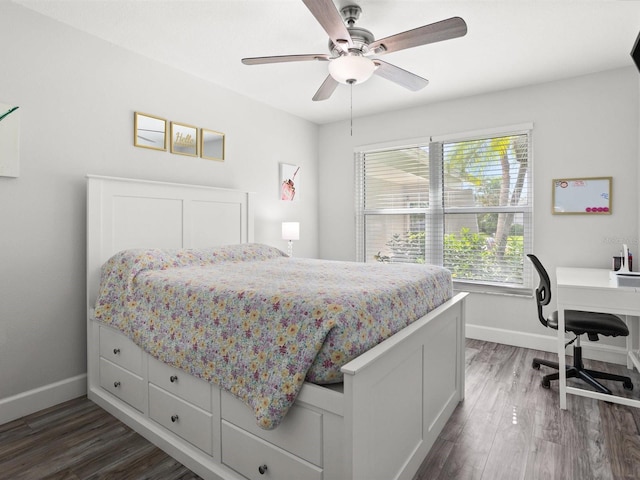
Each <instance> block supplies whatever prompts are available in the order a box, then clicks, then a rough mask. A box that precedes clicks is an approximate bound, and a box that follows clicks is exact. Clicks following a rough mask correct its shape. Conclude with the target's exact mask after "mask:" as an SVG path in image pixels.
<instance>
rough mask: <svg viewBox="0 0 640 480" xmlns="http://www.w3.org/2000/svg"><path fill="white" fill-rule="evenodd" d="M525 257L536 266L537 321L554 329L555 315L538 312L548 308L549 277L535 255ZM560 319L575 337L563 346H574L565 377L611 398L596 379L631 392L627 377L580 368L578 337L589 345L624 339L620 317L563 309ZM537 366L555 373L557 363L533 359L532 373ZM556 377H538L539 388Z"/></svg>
mask: <svg viewBox="0 0 640 480" xmlns="http://www.w3.org/2000/svg"><path fill="white" fill-rule="evenodd" d="M527 257H529V259H530V260H531V262H532V263H533V265H534V267H536V270H537V271H538V276H539V277H540V285H538V288H537V289H536V302H537V304H538V319H539V320H540V322H541V323H542V324H543V325H544V326H545V327H549V328H553V329H555V330H557V329H558V312H553V313H552V314H551V316H549V317H546V318H545V316H544V314H543V313H542V307H544V306H545V305H548V304H549V302H550V301H551V282H550V281H549V275H548V274H547V271H546V270H545V269H544V267H543V266H542V263H540V260H538V258H537V257H536V256H535V255H532V254H528V255H527ZM564 320H565V325H564V330H565V332H571V333H573V334H574V335H575V338H574V339H573V340H570V341H569V342H567V344H566V345H565V347H567V346H569V345H571V344H572V343H573V342H575V345H574V346H573V366H571V365H567V366H566V368H567V370H566V371H567V378H571V377H574V378H579V379H581V380H584V381H585V382H587V383H588V384H589V385H591V386H592V387H593V388H595V389H596V390H597V391H599V392H601V393H606V394H609V395H611V390H609V389H608V388H607V387H605V386H604V385H602V384H601V383H600V382H598V381H597V380H596V378H599V379H603V380H614V381H617V382H623V383H622V385H623V387H624V388H625V389H626V390H633V383H631V379H630V378H629V377H624V376H622V375H614V374H611V373H605V372H596V371H594V370H588V369H586V368H584V365H583V363H582V347H581V346H580V335H582V334H584V333H586V334H587V336H588V337H589V340H591V341H592V342H594V341H597V340H598V335H605V336H607V337H618V336H623V337H626V336H627V335H629V329H628V328H627V325H626V324H625V323H624V321H623V320H622V319H621V318H620V317H618V316H616V315H613V314H610V313H597V312H582V311H579V310H565V311H564ZM540 365H544V366H546V367H551V368H555V369H556V370H558V369H559V366H558V362H552V361H549V360H544V359H541V358H534V359H533V363H532V367H533V368H535V369H536V370H539V369H540ZM559 377H560V374H559V372H556V373H551V374H549V375H545V376H544V377H542V386H543V387H544V388H550V386H551V383H550V382H551V380H558V378H559Z"/></svg>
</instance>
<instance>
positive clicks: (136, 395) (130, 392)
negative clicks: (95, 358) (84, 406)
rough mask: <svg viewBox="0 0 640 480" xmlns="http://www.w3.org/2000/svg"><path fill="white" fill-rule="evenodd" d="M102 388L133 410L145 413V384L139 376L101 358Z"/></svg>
mask: <svg viewBox="0 0 640 480" xmlns="http://www.w3.org/2000/svg"><path fill="white" fill-rule="evenodd" d="M100 386H101V387H102V388H104V389H105V390H106V391H108V392H110V393H111V394H113V395H115V396H116V397H118V398H119V399H121V400H123V401H125V402H127V403H128V404H129V405H131V406H132V407H133V408H136V409H138V410H139V411H141V412H142V411H144V389H145V382H144V380H143V379H142V378H141V377H139V376H138V375H136V374H134V373H131V372H130V371H128V370H125V369H124V368H122V367H119V366H118V365H116V364H114V363H111V362H110V361H109V360H105V359H104V358H101V359H100Z"/></svg>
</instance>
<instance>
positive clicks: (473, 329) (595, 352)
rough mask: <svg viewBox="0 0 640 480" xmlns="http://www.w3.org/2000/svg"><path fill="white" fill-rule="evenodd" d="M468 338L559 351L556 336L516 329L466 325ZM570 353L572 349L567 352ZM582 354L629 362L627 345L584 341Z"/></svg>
mask: <svg viewBox="0 0 640 480" xmlns="http://www.w3.org/2000/svg"><path fill="white" fill-rule="evenodd" d="M466 336H467V338H473V339H475V340H484V341H486V342H495V343H502V344H505V345H513V346H515V347H524V348H530V349H532V350H542V351H543V352H557V351H558V339H557V337H555V336H553V337H552V336H549V335H539V334H535V333H523V332H517V331H514V330H504V329H501V328H493V327H484V326H480V325H466ZM567 353H568V354H571V353H570V350H569V351H568V352H567ZM582 354H583V357H584V358H589V359H592V360H598V361H601V362H608V363H617V364H620V365H626V364H627V349H626V347H616V346H613V345H605V344H598V343H593V342H589V341H587V340H586V339H585V340H584V341H582Z"/></svg>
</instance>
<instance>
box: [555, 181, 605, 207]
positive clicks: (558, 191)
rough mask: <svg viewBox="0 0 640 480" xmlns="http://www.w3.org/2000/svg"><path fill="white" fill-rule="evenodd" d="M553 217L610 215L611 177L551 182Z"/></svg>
mask: <svg viewBox="0 0 640 480" xmlns="http://www.w3.org/2000/svg"><path fill="white" fill-rule="evenodd" d="M552 208H553V214H554V215H567V214H570V215H576V214H583V215H610V214H611V177H592V178H557V179H554V180H553V207H552Z"/></svg>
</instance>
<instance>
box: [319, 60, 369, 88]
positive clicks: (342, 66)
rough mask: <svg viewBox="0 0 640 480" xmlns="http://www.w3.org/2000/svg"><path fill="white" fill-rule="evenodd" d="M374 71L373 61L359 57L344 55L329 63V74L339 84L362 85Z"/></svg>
mask: <svg viewBox="0 0 640 480" xmlns="http://www.w3.org/2000/svg"><path fill="white" fill-rule="evenodd" d="M375 69H376V66H375V64H374V63H373V61H372V60H371V59H369V58H366V57H361V56H359V55H344V56H342V57H338V58H336V59H335V60H331V62H330V63H329V74H330V75H331V76H332V77H333V78H334V80H336V81H337V82H340V83H345V84H346V83H349V80H353V81H355V83H362V82H364V81H365V80H368V79H369V78H370V77H371V75H373V72H374V70H375Z"/></svg>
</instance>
